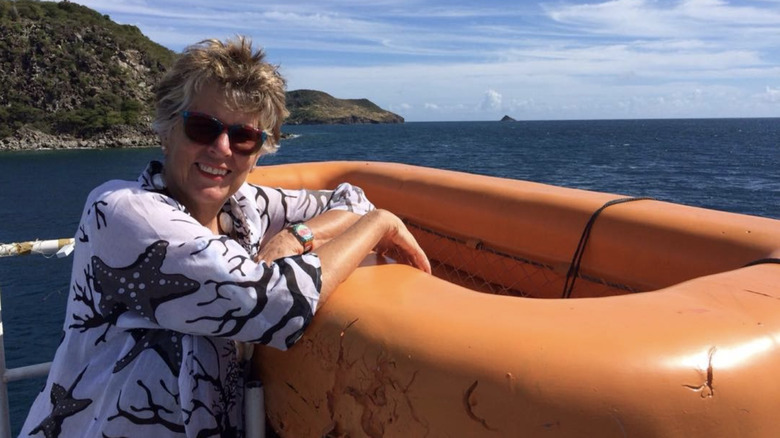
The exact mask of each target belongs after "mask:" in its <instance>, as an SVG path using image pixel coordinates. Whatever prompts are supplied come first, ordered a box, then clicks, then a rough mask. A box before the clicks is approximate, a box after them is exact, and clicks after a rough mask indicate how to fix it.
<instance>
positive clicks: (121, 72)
mask: <svg viewBox="0 0 780 438" xmlns="http://www.w3.org/2000/svg"><path fill="white" fill-rule="evenodd" d="M174 56H175V54H174V53H173V52H172V51H170V50H168V49H166V48H165V47H163V46H161V45H159V44H156V43H154V42H152V41H151V40H149V39H148V38H146V37H145V36H144V35H143V34H142V33H141V31H140V30H139V29H138V28H137V27H135V26H128V25H119V24H117V23H114V22H113V21H111V19H110V18H109V17H108V16H105V15H101V14H99V13H97V12H95V11H93V10H92V9H89V8H87V7H84V6H80V5H77V4H75V3H70V2H67V1H64V2H60V3H52V2H38V1H30V0H18V1H8V0H0V121H1V122H2V123H0V138H3V137H7V136H9V135H11V134H12V133H13V132H15V131H17V130H18V129H19V128H21V127H22V126H24V125H27V126H29V127H32V128H33V129H35V130H37V131H41V132H44V133H48V134H69V135H73V136H75V137H79V138H85V137H90V136H93V135H95V134H97V133H100V132H103V131H106V130H108V129H110V128H111V127H114V126H116V125H125V126H130V127H139V128H140V127H148V125H149V120H150V116H151V105H150V102H151V99H152V94H153V92H152V86H153V84H154V83H156V81H157V79H158V78H159V77H161V75H162V74H163V73H164V71H165V69H166V67H167V66H169V65H170V63H171V62H172V60H173V58H174ZM147 129H148V128H147Z"/></svg>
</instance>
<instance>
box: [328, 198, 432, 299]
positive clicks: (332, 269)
mask: <svg viewBox="0 0 780 438" xmlns="http://www.w3.org/2000/svg"><path fill="white" fill-rule="evenodd" d="M375 248H376V249H378V250H380V251H390V252H392V253H394V254H395V255H396V257H397V258H398V260H399V261H403V262H406V263H408V264H410V265H411V266H414V267H416V268H418V269H420V270H422V271H424V272H427V273H430V272H431V264H430V262H429V261H428V257H426V255H425V253H424V252H423V250H422V248H420V245H419V244H417V241H416V240H414V237H413V236H412V234H411V233H410V232H409V230H408V229H407V228H406V226H405V225H404V224H403V222H401V219H399V218H398V216H396V215H394V214H392V213H390V212H389V211H387V210H381V209H380V210H373V211H370V212H368V213H367V214H366V215H365V216H363V217H361V218H360V219H359V220H358V221H357V222H355V224H354V225H352V226H351V227H349V228H347V229H346V230H345V231H344V232H343V233H341V234H340V235H339V236H336V237H334V238H333V239H331V240H330V241H328V242H327V243H325V244H324V245H322V246H321V247H320V248H319V249H318V250H317V254H318V255H319V257H320V262H321V264H322V291H321V293H320V304H322V303H324V302H325V300H326V299H327V297H328V296H329V295H330V292H332V291H333V290H334V289H335V288H336V287H337V286H338V285H339V284H341V282H342V281H344V280H345V279H346V278H347V277H348V276H349V274H351V273H352V271H354V270H355V268H356V267H357V266H358V264H360V262H361V261H362V260H363V258H365V256H366V255H367V254H368V253H369V252H370V251H371V250H372V249H375Z"/></svg>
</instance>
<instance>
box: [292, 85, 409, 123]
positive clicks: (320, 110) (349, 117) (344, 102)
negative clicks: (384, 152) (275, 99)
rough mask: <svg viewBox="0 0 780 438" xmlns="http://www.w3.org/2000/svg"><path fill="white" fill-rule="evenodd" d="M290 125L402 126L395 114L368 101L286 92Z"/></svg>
mask: <svg viewBox="0 0 780 438" xmlns="http://www.w3.org/2000/svg"><path fill="white" fill-rule="evenodd" d="M287 109H288V110H289V111H290V117H288V118H287V122H286V123H288V124H290V125H311V124H350V123H403V122H404V118H403V117H401V116H399V115H398V114H394V113H391V112H390V111H385V110H383V109H382V108H380V107H378V106H377V105H375V104H374V103H373V102H371V101H369V100H368V99H337V98H335V97H333V96H331V95H330V94H328V93H323V92H322V91H315V90H295V91H290V92H288V93H287Z"/></svg>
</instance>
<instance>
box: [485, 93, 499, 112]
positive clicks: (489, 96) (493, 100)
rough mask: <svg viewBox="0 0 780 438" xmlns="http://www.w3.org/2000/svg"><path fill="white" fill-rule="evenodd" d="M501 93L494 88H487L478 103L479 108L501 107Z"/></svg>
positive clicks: (491, 109) (492, 108) (490, 109)
mask: <svg viewBox="0 0 780 438" xmlns="http://www.w3.org/2000/svg"><path fill="white" fill-rule="evenodd" d="M501 99H502V96H501V93H499V92H498V91H496V90H487V91H485V94H484V95H483V97H482V102H480V104H479V108H480V109H481V110H486V111H494V110H499V109H501Z"/></svg>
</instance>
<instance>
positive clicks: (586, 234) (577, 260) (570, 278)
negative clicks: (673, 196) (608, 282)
mask: <svg viewBox="0 0 780 438" xmlns="http://www.w3.org/2000/svg"><path fill="white" fill-rule="evenodd" d="M642 200H653V198H648V197H638V198H618V199H613V200H611V201H609V202H607V203H606V204H604V205H602V206H601V207H600V208H599V209H598V210H596V211H594V212H593V214H592V215H591V216H590V219H589V220H588V223H587V224H586V225H585V229H584V230H583V231H582V236H581V237H580V242H579V244H578V245H577V250H576V251H574V257H572V260H571V264H570V265H569V272H567V273H566V283H564V285H563V294H562V296H561V298H570V297H571V293H572V291H573V290H574V281H575V280H576V279H577V276H578V275H579V272H580V265H581V264H582V256H583V254H585V245H587V243H588V239H589V238H590V232H591V230H592V229H593V224H594V223H595V222H596V218H597V217H598V216H599V214H601V212H602V211H604V209H606V208H607V207H610V206H613V205H617V204H623V203H626V202H632V201H642Z"/></svg>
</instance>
